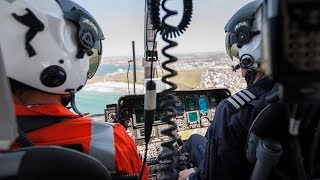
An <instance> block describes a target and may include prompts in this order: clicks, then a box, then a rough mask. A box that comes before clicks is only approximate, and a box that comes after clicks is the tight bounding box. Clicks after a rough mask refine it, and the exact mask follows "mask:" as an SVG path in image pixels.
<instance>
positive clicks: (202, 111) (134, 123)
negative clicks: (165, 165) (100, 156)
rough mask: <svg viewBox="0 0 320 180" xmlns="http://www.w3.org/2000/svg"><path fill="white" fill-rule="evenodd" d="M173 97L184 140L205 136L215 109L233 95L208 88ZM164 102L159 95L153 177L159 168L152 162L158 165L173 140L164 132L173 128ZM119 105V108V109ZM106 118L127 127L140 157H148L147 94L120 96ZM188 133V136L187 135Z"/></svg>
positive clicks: (153, 137)
mask: <svg viewBox="0 0 320 180" xmlns="http://www.w3.org/2000/svg"><path fill="white" fill-rule="evenodd" d="M172 94H173V95H175V96H176V97H177V99H178V102H177V104H176V110H177V115H176V117H175V118H173V121H175V123H176V124H177V134H178V136H180V137H181V139H182V140H186V139H187V138H188V137H189V136H190V135H191V134H192V133H197V132H200V134H201V133H202V134H203V135H204V134H205V132H206V129H207V128H208V126H210V124H211V121H212V120H213V117H214V114H215V108H216V107H217V106H218V104H219V103H220V102H221V101H222V100H223V99H225V98H227V97H229V96H230V91H229V90H228V89H206V90H192V91H174V92H173V93H172ZM162 102H163V97H162V96H161V95H160V94H157V102H156V105H157V107H156V113H155V121H154V124H153V129H152V133H151V139H150V143H149V145H148V153H147V162H148V164H149V168H150V170H151V172H150V173H151V174H152V169H155V170H156V169H157V167H153V166H154V165H153V164H152V163H151V162H154V159H157V157H158V156H159V154H160V153H161V150H162V149H161V148H162V147H161V143H162V142H165V141H168V140H169V137H167V136H165V135H163V134H162V133H161V131H162V130H164V129H167V128H168V127H169V125H167V124H166V123H164V122H162V121H161V119H162V118H163V117H164V116H166V115H167V112H165V111H164V110H162V109H161V108H160V104H161V103H162ZM115 106H117V107H116V108H115ZM114 114H116V115H114ZM105 116H106V119H107V118H108V119H107V120H108V121H109V122H111V121H112V118H110V117H114V118H115V119H116V120H117V121H118V122H120V123H121V124H123V125H124V126H125V127H126V128H127V133H128V134H129V136H130V137H131V138H132V139H133V141H134V142H135V143H136V145H137V149H138V151H139V153H140V155H142V156H144V152H145V142H144V138H145V131H144V95H126V96H122V97H120V98H119V101H118V104H117V105H107V109H106V111H105ZM184 133H185V134H188V135H184ZM150 163H151V164H150Z"/></svg>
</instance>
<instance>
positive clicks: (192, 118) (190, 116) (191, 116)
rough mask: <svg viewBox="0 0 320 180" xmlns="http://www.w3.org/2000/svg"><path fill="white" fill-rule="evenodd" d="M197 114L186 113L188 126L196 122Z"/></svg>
mask: <svg viewBox="0 0 320 180" xmlns="http://www.w3.org/2000/svg"><path fill="white" fill-rule="evenodd" d="M198 120H199V119H198V113H197V112H189V113H188V122H189V123H190V124H194V123H197V122H198Z"/></svg>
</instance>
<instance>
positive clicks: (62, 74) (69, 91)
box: [0, 0, 148, 180]
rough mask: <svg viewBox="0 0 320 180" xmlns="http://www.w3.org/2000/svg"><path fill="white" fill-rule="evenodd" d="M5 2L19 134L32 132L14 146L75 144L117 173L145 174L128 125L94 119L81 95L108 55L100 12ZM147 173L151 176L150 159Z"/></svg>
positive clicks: (6, 49) (33, 0)
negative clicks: (81, 104) (82, 108)
mask: <svg viewBox="0 0 320 180" xmlns="http://www.w3.org/2000/svg"><path fill="white" fill-rule="evenodd" d="M0 9H1V11H0V18H1V23H2V24H1V28H0V45H1V50H2V54H3V58H4V64H5V68H6V71H7V76H8V78H9V80H10V85H11V90H12V94H13V99H14V103H15V112H16V115H17V120H18V125H19V130H20V132H23V133H21V134H22V135H21V136H20V137H24V138H22V139H26V138H27V139H29V140H30V141H22V140H21V139H19V138H18V139H17V143H16V144H14V145H13V147H12V148H18V147H19V145H20V146H28V145H32V144H35V145H59V146H64V147H69V148H73V149H76V150H79V151H82V152H84V153H86V154H89V155H91V156H92V157H95V158H96V159H97V160H99V161H100V162H101V163H102V164H104V165H105V166H106V167H107V168H108V170H109V171H110V172H111V173H118V174H139V173H140V171H141V168H142V162H141V159H140V158H139V155H138V152H137V148H136V145H135V144H134V142H133V141H132V139H131V138H130V137H129V136H128V134H127V133H126V131H125V129H124V127H122V126H121V125H120V124H112V123H105V122H98V121H93V120H91V119H90V118H89V117H85V116H83V115H82V114H81V113H80V112H79V111H78V110H77V108H76V106H75V103H74V95H75V92H77V91H79V90H81V88H82V87H83V86H84V85H85V84H86V81H87V79H89V78H92V76H93V75H94V74H95V72H96V70H97V68H98V66H99V62H100V60H101V54H102V51H101V50H102V45H101V41H102V40H103V39H104V36H103V33H102V31H101V29H100V27H99V25H98V23H97V22H96V20H95V19H94V18H93V17H92V16H91V15H90V14H89V13H88V12H87V11H86V10H85V9H83V8H82V7H81V6H79V5H78V4H76V3H74V2H72V1H71V0H41V1H39V0H19V1H0ZM65 100H69V101H71V107H72V108H73V110H74V111H75V112H77V114H75V113H73V112H71V111H69V109H68V108H66V107H65V106H64V105H65V104H68V103H65V102H68V101H65ZM78 114H79V115H78ZM23 134H24V135H23ZM25 137H26V138H25ZM20 140H21V141H20ZM142 179H145V180H146V179H148V167H146V168H145V171H144V173H143V178H142Z"/></svg>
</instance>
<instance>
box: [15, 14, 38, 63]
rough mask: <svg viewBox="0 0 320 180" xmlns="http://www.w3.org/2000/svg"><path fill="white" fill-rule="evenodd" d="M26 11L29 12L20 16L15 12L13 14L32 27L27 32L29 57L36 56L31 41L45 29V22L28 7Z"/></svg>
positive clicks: (26, 40) (26, 44)
mask: <svg viewBox="0 0 320 180" xmlns="http://www.w3.org/2000/svg"><path fill="white" fill-rule="evenodd" d="M26 11H27V12H28V13H27V14H25V15H22V16H18V15H17V14H15V13H12V16H13V17H14V18H15V19H16V20H17V21H19V22H20V23H22V24H24V25H26V26H28V27H29V28H30V29H29V31H28V32H27V34H26V38H25V46H26V51H27V52H28V54H29V57H32V56H35V55H36V54H37V53H36V51H35V50H34V49H33V47H32V46H31V44H30V42H31V41H32V39H33V38H34V37H35V36H36V35H37V33H38V32H41V31H43V30H44V25H43V23H42V22H41V21H40V20H39V19H38V18H37V17H36V16H35V15H34V13H33V12H32V11H31V10H30V9H28V8H26Z"/></svg>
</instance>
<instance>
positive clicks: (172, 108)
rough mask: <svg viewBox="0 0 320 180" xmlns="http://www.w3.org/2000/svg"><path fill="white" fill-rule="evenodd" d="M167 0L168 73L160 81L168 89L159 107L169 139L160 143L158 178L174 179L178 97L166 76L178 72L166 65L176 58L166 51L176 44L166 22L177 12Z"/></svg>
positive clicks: (165, 65)
mask: <svg viewBox="0 0 320 180" xmlns="http://www.w3.org/2000/svg"><path fill="white" fill-rule="evenodd" d="M166 2H167V0H164V1H163V2H162V8H163V10H164V11H165V13H166V14H165V16H164V17H163V18H162V27H163V33H162V39H163V40H164V41H165V42H166V43H168V45H167V46H165V47H164V48H163V49H162V54H163V55H164V56H165V57H166V58H168V60H166V61H164V62H163V63H162V68H163V69H165V70H167V71H168V72H169V74H167V75H165V76H163V77H162V81H163V82H164V83H166V84H168V85H169V86H170V88H169V89H166V90H164V91H162V92H161V95H162V96H163V97H164V98H163V102H161V104H160V107H161V109H163V110H164V111H166V112H167V115H166V116H165V117H163V118H162V119H161V120H162V121H163V122H166V123H167V124H168V125H169V127H168V128H167V129H164V130H162V131H161V133H162V134H163V135H166V136H169V137H170V138H171V139H170V140H169V141H167V142H163V143H161V146H162V147H163V149H164V150H163V151H162V153H161V154H160V156H159V161H160V164H161V165H160V179H168V180H169V179H175V178H176V176H177V173H176V169H175V167H176V162H175V159H174V155H175V154H177V149H176V147H175V146H174V144H175V143H176V142H177V136H176V134H175V131H176V130H177V125H176V123H175V122H174V121H173V118H175V117H176V115H177V110H176V106H177V103H178V99H177V98H176V97H175V96H174V95H172V94H171V93H172V92H173V91H174V90H175V89H177V85H176V84H175V83H173V82H170V81H168V78H172V77H174V76H176V75H177V74H178V73H177V71H175V70H174V69H171V68H169V67H168V64H170V63H174V62H176V61H177V60H178V59H177V58H176V57H174V56H172V55H170V54H168V53H167V50H168V49H170V48H173V47H175V46H177V45H178V44H177V43H176V42H174V41H172V40H170V39H168V37H169V34H170V33H171V32H173V30H174V29H176V27H172V26H170V25H168V24H166V20H167V18H169V17H170V16H172V15H175V14H177V12H175V11H170V10H169V9H167V8H166V6H165V4H166Z"/></svg>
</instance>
